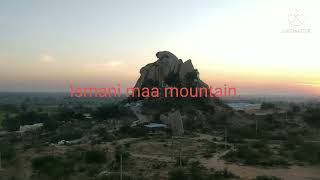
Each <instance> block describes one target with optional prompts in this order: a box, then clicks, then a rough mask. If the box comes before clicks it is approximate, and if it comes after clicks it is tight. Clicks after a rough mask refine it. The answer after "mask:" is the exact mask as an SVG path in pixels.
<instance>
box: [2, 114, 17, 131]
mask: <svg viewBox="0 0 320 180" xmlns="http://www.w3.org/2000/svg"><path fill="white" fill-rule="evenodd" d="M1 124H2V126H3V127H4V128H5V129H6V130H7V131H9V132H12V131H18V130H19V128H20V121H19V119H17V118H11V117H9V115H6V116H5V118H4V120H3V121H2V123H1Z"/></svg>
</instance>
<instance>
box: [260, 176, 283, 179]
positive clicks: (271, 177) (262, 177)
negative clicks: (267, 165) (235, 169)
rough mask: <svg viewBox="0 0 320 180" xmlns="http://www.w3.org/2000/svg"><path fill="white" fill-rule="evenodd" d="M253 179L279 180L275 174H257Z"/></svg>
mask: <svg viewBox="0 0 320 180" xmlns="http://www.w3.org/2000/svg"><path fill="white" fill-rule="evenodd" d="M255 180H281V179H280V178H278V177H275V176H257V177H256V178H255Z"/></svg>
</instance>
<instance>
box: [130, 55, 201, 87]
mask: <svg viewBox="0 0 320 180" xmlns="http://www.w3.org/2000/svg"><path fill="white" fill-rule="evenodd" d="M156 56H157V58H158V59H157V60H156V61H155V62H153V63H150V64H147V65H146V66H144V67H143V68H141V69H140V78H139V79H138V81H137V82H136V84H135V87H139V88H140V87H142V86H143V85H144V84H146V83H147V82H150V81H152V82H155V83H163V82H164V81H165V79H166V78H167V77H168V76H169V75H170V74H175V75H177V76H179V79H180V81H181V82H182V83H183V84H184V82H185V75H186V74H187V73H191V72H193V71H195V68H194V67H193V64H192V62H191V60H190V59H189V60H187V61H185V62H183V61H182V60H181V59H178V58H177V57H176V56H175V55H174V54H172V53H171V52H169V51H160V52H158V53H157V54H156ZM199 84H200V86H203V87H207V85H206V84H205V83H203V82H202V81H201V80H199Z"/></svg>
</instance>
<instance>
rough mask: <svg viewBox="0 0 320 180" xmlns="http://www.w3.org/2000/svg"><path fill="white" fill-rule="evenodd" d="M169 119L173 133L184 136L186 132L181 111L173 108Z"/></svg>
mask: <svg viewBox="0 0 320 180" xmlns="http://www.w3.org/2000/svg"><path fill="white" fill-rule="evenodd" d="M168 120H169V126H170V128H171V130H172V134H173V135H175V136H182V135H183V134H184V128H183V122H182V117H181V114H180V111H179V110H172V111H171V112H169V115H168Z"/></svg>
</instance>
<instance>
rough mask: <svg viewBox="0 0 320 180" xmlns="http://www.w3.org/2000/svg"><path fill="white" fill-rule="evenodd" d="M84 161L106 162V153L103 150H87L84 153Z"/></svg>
mask: <svg viewBox="0 0 320 180" xmlns="http://www.w3.org/2000/svg"><path fill="white" fill-rule="evenodd" d="M85 161H86V163H105V162H106V154H105V153H104V152H103V151H97V150H93V151H87V152H86V153H85Z"/></svg>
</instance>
